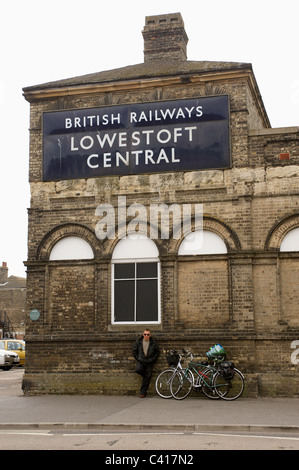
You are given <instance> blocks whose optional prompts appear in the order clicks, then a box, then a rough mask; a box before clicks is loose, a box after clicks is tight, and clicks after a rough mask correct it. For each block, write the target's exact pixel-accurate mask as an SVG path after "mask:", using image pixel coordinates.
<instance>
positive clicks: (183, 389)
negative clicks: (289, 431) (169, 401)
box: [170, 369, 193, 400]
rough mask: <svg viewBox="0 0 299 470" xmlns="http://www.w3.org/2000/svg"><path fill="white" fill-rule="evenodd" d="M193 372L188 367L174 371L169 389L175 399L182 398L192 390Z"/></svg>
mask: <svg viewBox="0 0 299 470" xmlns="http://www.w3.org/2000/svg"><path fill="white" fill-rule="evenodd" d="M192 386H193V374H192V372H191V371H190V370H189V369H181V370H178V371H177V372H176V374H175V375H174V376H173V377H172V380H171V382H170V391H171V394H172V396H173V397H174V398H175V399H176V400H183V399H184V398H186V397H187V396H188V395H189V393H190V392H191V390H192Z"/></svg>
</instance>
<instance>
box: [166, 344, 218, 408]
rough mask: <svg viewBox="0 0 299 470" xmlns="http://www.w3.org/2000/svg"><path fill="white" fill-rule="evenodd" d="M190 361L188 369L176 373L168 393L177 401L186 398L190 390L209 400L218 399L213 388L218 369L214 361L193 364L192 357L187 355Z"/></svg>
mask: <svg viewBox="0 0 299 470" xmlns="http://www.w3.org/2000/svg"><path fill="white" fill-rule="evenodd" d="M188 355H189V356H190V357H191V360H190V362H189V364H188V367H186V368H185V369H181V370H178V371H176V374H174V375H173V377H172V380H171V383H170V392H171V394H172V396H173V397H174V398H175V399H177V400H183V399H184V398H186V397H187V396H188V395H189V394H190V393H191V390H192V389H195V390H201V391H202V392H203V394H204V395H205V396H206V397H208V398H211V399H219V398H220V396H219V395H217V393H216V391H215V387H213V380H214V376H215V375H216V372H217V371H218V367H217V364H216V361H214V363H213V364H209V363H208V362H207V361H203V362H194V361H193V355H192V354H191V353H189V354H188Z"/></svg>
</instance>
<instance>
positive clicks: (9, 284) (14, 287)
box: [0, 261, 26, 339]
mask: <svg viewBox="0 0 299 470" xmlns="http://www.w3.org/2000/svg"><path fill="white" fill-rule="evenodd" d="M25 310H26V279H25V278H23V277H20V276H9V275H8V266H7V263H6V262H5V261H3V262H2V266H0V338H4V337H13V338H18V339H22V338H23V337H24V334H25Z"/></svg>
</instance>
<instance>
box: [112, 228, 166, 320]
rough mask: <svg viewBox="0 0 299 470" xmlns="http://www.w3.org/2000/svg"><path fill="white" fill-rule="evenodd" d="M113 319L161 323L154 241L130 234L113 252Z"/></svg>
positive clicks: (158, 263) (156, 256) (157, 265)
mask: <svg viewBox="0 0 299 470" xmlns="http://www.w3.org/2000/svg"><path fill="white" fill-rule="evenodd" d="M111 282H112V289H111V292H112V303H111V304H112V323H113V324H126V323H145V324H155V323H160V321H161V317H160V315H161V313H160V261H159V257H158V249H157V247H156V245H155V243H154V242H153V241H152V240H150V239H149V238H147V237H146V236H144V235H132V236H130V237H129V238H126V239H122V240H120V241H119V242H118V244H117V245H116V247H115V249H114V252H113V255H112V270H111Z"/></svg>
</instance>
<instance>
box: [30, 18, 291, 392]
mask: <svg viewBox="0 0 299 470" xmlns="http://www.w3.org/2000/svg"><path fill="white" fill-rule="evenodd" d="M143 38H144V63H141V64H137V65H133V66H128V67H123V68H119V69H115V70H110V71H103V72H99V73H94V74H90V75H85V76H81V77H75V78H70V79H66V80H61V81H56V82H51V83H46V84H42V85H37V86H32V87H27V88H25V89H24V96H25V99H26V100H27V101H28V102H29V103H30V111H31V115H30V185H31V207H30V209H29V240H28V260H27V263H26V266H27V312H26V348H27V349H26V355H27V359H28V360H27V363H26V371H25V375H24V383H23V385H24V390H25V392H26V393H28V394H35V393H36V394H39V393H111V394H112V393H126V394H127V393H135V392H136V391H137V390H138V383H139V378H138V377H137V376H136V374H135V373H134V360H133V358H132V353H131V351H132V344H133V341H134V340H135V338H136V337H137V336H138V335H139V334H140V333H141V332H142V331H143V328H144V327H145V326H150V327H151V329H152V332H153V334H154V335H155V336H156V338H157V339H158V340H159V343H160V346H161V347H162V348H164V349H167V348H173V347H177V348H181V347H185V348H186V349H190V350H192V351H193V352H194V353H199V354H200V355H202V356H204V353H205V351H207V350H208V348H209V347H210V346H212V345H214V344H215V343H220V344H222V345H223V346H224V347H225V349H226V350H227V352H228V354H229V357H230V358H231V359H232V360H233V361H234V362H235V363H236V364H237V366H238V367H239V368H240V369H241V370H242V371H244V373H245V375H246V391H245V393H246V394H247V395H248V396H250V395H251V396H252V395H257V394H260V395H271V394H277V395H291V396H292V395H296V394H298V385H299V375H298V370H299V365H298V364H297V363H298V360H297V349H298V344H299V341H298V340H299V312H298V303H299V302H298V300H299V292H298V281H297V279H298V274H299V242H298V231H299V208H298V207H299V206H298V204H299V193H298V184H299V140H298V139H299V129H298V127H291V128H280V129H272V128H271V126H270V123H269V119H268V117H267V113H266V110H265V108H264V104H263V101H262V97H261V94H260V91H259V88H258V84H257V82H256V80H255V76H254V73H253V70H252V66H251V64H247V63H232V62H212V61H188V60H187V43H188V37H187V34H186V32H185V28H184V23H183V20H182V17H181V15H180V14H173V15H172V14H170V15H161V16H153V17H147V18H146V24H145V26H144V29H143ZM273 99H274V97H273ZM162 204H164V206H163V207H166V208H167V209H169V208H170V206H172V205H175V207H176V208H178V207H179V208H180V209H182V208H183V207H189V208H190V207H191V209H192V211H193V212H192V216H190V218H189V222H190V224H189V232H195V234H196V236H195V239H196V237H197V236H200V234H202V235H203V237H202V244H201V245H200V246H201V248H200V249H198V245H196V244H195V243H194V240H193V242H192V241H190V240H189V234H188V231H187V230H186V231H184V232H183V235H182V231H181V232H180V236H175V235H176V233H175V232H176V228H174V226H173V225H172V226H170V232H169V236H168V237H167V236H166V237H163V236H162V232H163V230H162V228H163V227H162V217H161V214H160V218H158V219H155V223H153V221H152V220H150V223H149V217H148V216H149V214H150V210H151V209H152V208H153V207H157V206H159V207H161V205H162ZM200 205H202V209H203V221H202V223H203V231H200V230H197V227H196V224H195V222H196V218H195V213H194V211H195V207H199V206H200ZM173 207H174V206H173ZM144 209H145V211H146V212H145V216H146V217H145V218H144V217H143V218H142V217H141V213H142V211H144ZM191 209H190V210H191ZM169 214H171V215H172V217H173V220H174V215H173V212H171V211H169ZM143 215H144V212H143ZM170 218H171V217H170ZM116 220H117V223H116V224H115V226H114V225H113V222H115V221H116ZM170 222H172V219H171V220H170ZM170 225H171V224H170ZM137 226H138V229H139V236H138V237H136V238H135V239H134V237H133V238H127V239H125V238H122V237H123V235H124V233H128V232H129V231H130V230H131V229H132V227H133V230H135V231H136V230H137ZM115 227H116V228H115ZM153 227H154V228H155V229H156V234H158V236H156V237H152V236H150V235H151V233H150V230H151V229H153ZM105 234H106V236H104V235H105ZM296 348H297V349H296ZM165 364H166V362H165V357H164V355H161V357H160V359H159V361H158V363H157V365H156V370H160V369H162V368H163V367H164V366H165Z"/></svg>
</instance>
